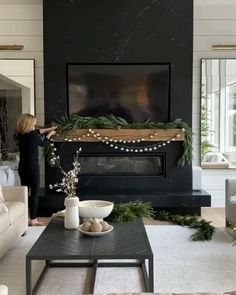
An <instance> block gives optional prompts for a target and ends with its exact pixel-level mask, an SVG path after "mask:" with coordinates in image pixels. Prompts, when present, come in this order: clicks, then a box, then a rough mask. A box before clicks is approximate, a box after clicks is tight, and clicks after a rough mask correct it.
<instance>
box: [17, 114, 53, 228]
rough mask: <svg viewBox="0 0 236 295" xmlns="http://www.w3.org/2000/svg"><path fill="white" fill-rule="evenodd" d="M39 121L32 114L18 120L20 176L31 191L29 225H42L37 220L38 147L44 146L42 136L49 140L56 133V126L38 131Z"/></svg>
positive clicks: (22, 116)
mask: <svg viewBox="0 0 236 295" xmlns="http://www.w3.org/2000/svg"><path fill="white" fill-rule="evenodd" d="M36 124H37V119H36V117H35V116H33V115H31V114H22V115H20V117H19V118H18V120H17V124H16V129H17V140H18V144H19V150H20V162H19V168H18V172H19V176H20V180H21V185H26V186H28V188H29V189H30V192H31V196H30V198H29V208H30V220H29V225H40V224H41V223H40V222H39V221H38V219H37V209H38V191H39V175H40V174H39V162H38V147H39V146H43V145H44V141H43V140H42V137H41V136H40V134H46V138H47V139H49V138H50V137H51V136H52V135H54V134H55V133H56V131H55V129H56V126H53V127H50V128H44V129H36Z"/></svg>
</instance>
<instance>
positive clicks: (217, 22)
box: [193, 0, 236, 207]
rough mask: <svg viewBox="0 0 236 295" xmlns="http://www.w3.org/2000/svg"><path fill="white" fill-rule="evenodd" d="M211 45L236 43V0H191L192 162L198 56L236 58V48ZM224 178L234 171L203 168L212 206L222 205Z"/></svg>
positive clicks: (196, 158)
mask: <svg viewBox="0 0 236 295" xmlns="http://www.w3.org/2000/svg"><path fill="white" fill-rule="evenodd" d="M212 44H236V0H194V44H193V48H194V54H193V131H194V133H195V135H194V162H193V164H194V165H199V163H200V160H199V158H200V152H199V148H200V145H199V141H200V136H199V128H200V59H201V58H207V57H209V58H212V57H215V58H218V57H230V58H233V57H234V58H236V51H215V50H212V48H211V46H212ZM226 178H236V170H227V169H218V170H217V169H204V170H203V179H202V181H203V189H205V190H206V191H208V192H209V193H210V194H211V195H212V206H213V207H223V206H224V186H225V179H226Z"/></svg>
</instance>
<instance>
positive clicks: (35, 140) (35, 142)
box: [17, 130, 44, 167]
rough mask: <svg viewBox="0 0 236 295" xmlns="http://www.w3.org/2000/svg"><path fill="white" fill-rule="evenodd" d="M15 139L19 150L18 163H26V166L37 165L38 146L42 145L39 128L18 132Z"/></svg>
mask: <svg viewBox="0 0 236 295" xmlns="http://www.w3.org/2000/svg"><path fill="white" fill-rule="evenodd" d="M17 139H18V143H19V150H20V165H27V166H28V167H29V166H31V165H32V166H35V165H37V164H38V147H39V146H43V145H44V142H43V140H42V138H41V137H40V133H39V130H34V131H31V132H29V133H25V134H21V133H18V134H17Z"/></svg>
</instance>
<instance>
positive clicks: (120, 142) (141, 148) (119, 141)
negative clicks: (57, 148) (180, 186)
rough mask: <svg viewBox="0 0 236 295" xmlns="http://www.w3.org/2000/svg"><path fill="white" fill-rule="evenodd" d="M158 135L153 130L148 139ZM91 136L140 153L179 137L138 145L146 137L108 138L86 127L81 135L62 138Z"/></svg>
mask: <svg viewBox="0 0 236 295" xmlns="http://www.w3.org/2000/svg"><path fill="white" fill-rule="evenodd" d="M181 131H182V132H185V129H184V128H182V129H181ZM156 136H158V132H156V131H155V132H153V133H152V134H150V135H149V138H150V139H153V138H154V137H156ZM88 137H93V138H96V140H97V141H99V142H102V143H105V144H106V145H109V146H110V147H111V148H113V149H115V150H121V151H122V152H124V151H125V152H135V153H138V152H140V153H142V152H152V151H156V150H157V149H158V148H161V147H165V146H166V145H168V144H170V143H171V142H172V141H176V140H177V139H178V138H180V134H179V133H177V134H176V135H175V136H173V137H170V138H169V139H167V140H165V141H158V142H157V143H155V144H153V143H152V144H148V145H144V146H143V145H142V146H140V145H138V146H137V144H140V143H143V142H145V141H148V139H147V140H146V139H144V138H139V139H114V138H109V137H108V136H104V137H103V136H102V135H101V134H100V133H99V132H96V131H95V130H92V129H91V128H90V129H88V131H87V133H86V134H83V135H82V139H81V137H73V139H71V138H67V137H66V138H64V140H65V141H69V142H71V141H83V138H88ZM130 144H136V145H130Z"/></svg>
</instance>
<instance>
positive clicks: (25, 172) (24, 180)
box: [18, 163, 40, 219]
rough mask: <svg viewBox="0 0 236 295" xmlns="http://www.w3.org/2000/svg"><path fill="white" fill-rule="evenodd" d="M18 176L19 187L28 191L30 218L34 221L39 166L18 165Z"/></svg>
mask: <svg viewBox="0 0 236 295" xmlns="http://www.w3.org/2000/svg"><path fill="white" fill-rule="evenodd" d="M18 172H19V176H20V180H21V185H25V186H28V189H29V190H30V192H31V194H30V198H29V208H30V218H31V219H35V218H36V217H37V210H38V193H39V177H40V176H39V165H38V163H37V164H35V165H26V164H25V165H24V164H23V163H20V164H19V170H18Z"/></svg>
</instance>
